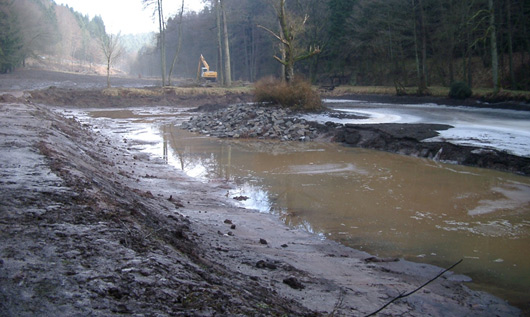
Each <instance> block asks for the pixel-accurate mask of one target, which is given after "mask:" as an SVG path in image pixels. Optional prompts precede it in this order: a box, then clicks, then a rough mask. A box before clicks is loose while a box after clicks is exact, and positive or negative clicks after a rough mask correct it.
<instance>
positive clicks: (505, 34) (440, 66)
mask: <svg viewBox="0 0 530 317" xmlns="http://www.w3.org/2000/svg"><path fill="white" fill-rule="evenodd" d="M276 2H278V0H276ZM284 2H285V7H286V16H287V17H289V18H296V17H298V18H296V19H298V20H296V19H294V20H293V21H298V26H301V25H302V23H303V32H299V34H297V35H296V41H297V45H298V47H299V48H301V49H303V50H305V51H306V52H309V51H310V50H311V48H315V47H319V48H320V50H321V53H320V54H318V55H316V56H312V57H311V58H308V59H305V60H301V61H300V62H298V63H296V66H295V69H294V71H295V72H296V73H297V74H300V75H303V76H305V77H308V78H311V79H312V80H313V81H314V82H320V83H326V82H328V83H329V82H331V83H333V84H345V83H348V84H357V85H396V87H398V86H399V87H404V86H418V87H420V86H422V85H423V86H424V87H423V88H422V89H426V87H428V86H430V85H445V86H449V85H450V84H451V83H453V82H455V81H464V82H467V83H468V84H469V85H470V86H482V87H492V86H493V81H492V71H493V69H492V66H493V65H495V61H493V60H492V59H493V58H495V57H494V56H495V55H494V54H492V50H494V51H495V52H497V53H498V54H497V59H498V73H499V74H498V76H499V83H500V84H501V86H503V87H505V88H511V89H530V79H529V77H530V75H528V74H529V73H530V72H528V70H530V45H529V41H530V40H529V39H530V36H529V34H528V32H529V31H530V19H529V18H528V17H529V16H530V2H528V1H522V0H491V2H492V6H493V10H491V9H490V7H489V0H474V1H459V0H443V1H439V0H321V1H313V0H307V1H295V0H285V1H284ZM270 3H271V0H233V1H227V2H226V4H225V10H226V16H227V17H228V20H227V24H228V32H229V34H228V38H229V42H230V55H231V66H232V67H231V69H232V75H231V76H232V79H234V80H249V81H254V80H256V79H258V78H261V77H265V76H268V75H275V76H277V77H281V76H282V75H281V74H282V70H281V67H282V66H281V65H280V64H279V63H277V61H275V60H274V59H273V56H277V57H280V56H281V54H282V49H284V48H282V47H281V46H280V45H278V37H277V36H271V32H273V33H274V34H276V35H280V33H281V32H282V30H281V23H280V22H279V20H278V14H277V11H275V10H274V7H273V6H271V5H270ZM215 14H216V12H215V10H213V9H212V8H211V7H210V6H208V5H206V6H205V8H204V9H203V10H202V11H200V12H187V13H186V14H185V15H184V17H183V32H182V35H181V37H182V50H181V52H180V58H179V63H178V64H177V65H176V66H175V67H176V71H175V73H176V74H177V76H184V77H194V64H195V63H196V60H197V59H198V56H200V54H203V55H204V56H205V58H206V59H207V60H208V61H210V64H211V65H212V67H213V68H214V69H215V68H216V67H218V66H219V65H221V63H220V61H218V60H217V56H218V54H217V50H218V44H217V43H218V41H217V25H216V16H215ZM492 21H493V24H492ZM175 23H176V19H174V18H169V19H168V24H167V34H166V41H167V45H168V47H175V46H176V43H178V37H179V35H178V33H177V32H176V31H173V30H177V27H176V25H175ZM492 25H493V26H495V28H492ZM258 26H263V27H264V28H266V29H267V30H269V31H270V32H269V31H266V30H264V29H263V28H259V27H258ZM491 32H494V33H495V35H496V36H495V44H496V49H495V48H494V46H493V45H494V43H493V42H492V41H491V35H492V34H491ZM155 50H156V49H155ZM153 53H154V51H153V50H149V49H147V48H146V49H144V50H142V52H141V53H140V54H139V57H138V59H137V61H136V64H135V65H134V67H135V69H136V71H137V72H139V73H147V74H148V75H156V73H157V72H156V67H153V66H152V65H148V64H150V63H151V59H150V58H149V57H148V56H146V54H147V55H149V54H153ZM168 58H169V57H168ZM280 59H281V57H280ZM426 91H427V90H426Z"/></svg>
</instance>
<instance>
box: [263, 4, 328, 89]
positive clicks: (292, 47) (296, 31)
mask: <svg viewBox="0 0 530 317" xmlns="http://www.w3.org/2000/svg"><path fill="white" fill-rule="evenodd" d="M272 7H273V8H274V10H275V12H276V17H277V18H278V22H279V25H280V31H279V33H275V32H274V31H272V30H270V29H268V28H266V27H264V26H261V25H259V27H260V28H262V29H264V30H266V31H267V32H269V33H270V34H272V35H273V36H274V37H275V38H276V39H277V40H278V41H280V53H281V57H278V56H274V58H275V59H276V60H277V61H278V62H279V63H280V64H282V65H283V66H284V67H285V70H284V72H283V73H284V74H283V77H284V79H285V81H286V82H287V83H290V82H291V81H292V80H293V79H294V65H295V63H296V62H298V61H301V60H304V59H307V58H310V57H312V56H314V55H316V54H318V53H320V48H319V47H318V46H317V47H310V48H309V50H305V49H300V46H299V45H298V43H297V36H298V35H300V34H302V33H303V31H304V26H305V24H306V22H307V20H308V18H309V17H308V16H307V15H305V16H304V17H303V18H301V19H300V18H298V19H297V18H295V17H292V16H289V15H288V13H287V11H286V10H285V0H273V2H272Z"/></svg>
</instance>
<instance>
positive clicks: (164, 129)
mask: <svg viewBox="0 0 530 317" xmlns="http://www.w3.org/2000/svg"><path fill="white" fill-rule="evenodd" d="M163 113H164V112H163V111H161V112H160V113H150V114H149V113H148V114H146V113H135V112H134V111H130V110H129V113H112V114H110V113H107V114H105V113H104V112H102V113H98V116H99V117H105V116H106V117H109V118H112V117H113V116H114V117H116V118H118V119H119V121H116V120H115V119H114V120H115V121H112V122H109V123H108V126H109V129H110V130H111V131H112V132H113V133H119V134H122V137H123V138H126V139H127V140H128V145H129V146H130V147H134V148H135V149H139V150H143V151H146V152H148V153H150V154H151V155H156V156H160V157H163V158H164V160H165V161H166V162H167V163H168V164H171V165H172V166H175V167H176V168H178V169H180V170H182V171H184V172H185V173H187V174H188V175H190V176H193V177H196V178H198V179H200V180H202V181H204V182H231V183H234V184H235V188H232V189H230V190H229V192H228V194H229V196H230V197H236V196H246V197H248V198H249V199H248V200H243V201H241V202H240V203H241V204H243V205H244V206H245V207H247V208H253V209H257V210H260V211H261V212H271V213H274V214H277V215H278V216H279V217H280V218H281V219H283V220H284V221H285V222H286V223H287V224H289V225H291V226H294V227H299V228H303V229H304V230H307V231H309V232H313V233H315V234H318V235H320V236H322V237H326V238H329V239H334V240H336V241H339V242H341V243H344V244H346V245H349V246H352V247H355V248H358V249H363V250H366V251H369V252H371V253H373V254H376V255H379V256H383V257H387V256H395V257H404V258H407V259H412V260H414V261H424V262H428V263H432V264H437V265H441V266H448V265H449V264H452V263H454V262H456V261H457V260H458V259H460V258H464V259H465V261H464V262H463V263H462V264H461V265H459V266H458V267H457V271H458V272H461V273H465V274H467V275H469V276H471V277H472V278H473V279H474V282H475V283H477V285H478V286H479V287H480V288H482V289H484V290H487V291H490V292H492V293H494V294H497V295H500V296H503V297H504V298H508V299H510V300H511V301H512V303H517V304H519V305H526V304H527V303H528V296H527V289H528V288H529V287H530V275H529V274H528V272H530V257H529V256H528V255H527V250H528V247H529V246H530V178H527V177H521V176H517V175H513V174H506V173H500V172H496V171H490V170H484V169H476V168H468V167H463V166H455V165H447V164H442V163H439V162H434V161H431V160H425V159H418V158H412V157H406V156H400V155H395V154H390V153H385V152H376V151H369V150H362V149H353V148H346V147H342V146H340V145H337V144H322V143H314V142H310V143H301V142H293V143H288V142H274V141H267V142H265V141H244V140H219V139H213V138H208V137H204V136H198V135H194V134H191V133H189V132H186V131H183V130H180V129H178V128H175V125H174V124H169V122H168V120H167V117H165V116H164V115H163ZM157 115H158V117H156V116H157ZM93 116H94V115H93ZM127 116H130V118H129V120H124V119H125V118H126V117H127ZM175 117H176V115H173V117H172V120H175ZM183 118H185V116H183ZM163 122H166V123H163ZM98 124H99V125H100V126H101V127H104V126H105V124H104V123H103V122H99V123H98Z"/></svg>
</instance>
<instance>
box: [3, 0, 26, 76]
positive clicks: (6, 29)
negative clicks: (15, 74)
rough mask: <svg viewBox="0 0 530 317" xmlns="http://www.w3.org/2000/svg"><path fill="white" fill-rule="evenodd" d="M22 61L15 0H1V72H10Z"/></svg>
mask: <svg viewBox="0 0 530 317" xmlns="http://www.w3.org/2000/svg"><path fill="white" fill-rule="evenodd" d="M21 61H22V38H21V36H20V30H19V28H18V21H17V16H16V14H14V12H13V2H12V1H10V0H0V73H8V72H11V71H13V69H14V68H15V67H16V66H18V65H19V64H20V62H21Z"/></svg>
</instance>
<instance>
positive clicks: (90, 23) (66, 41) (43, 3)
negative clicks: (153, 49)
mask: <svg viewBox="0 0 530 317" xmlns="http://www.w3.org/2000/svg"><path fill="white" fill-rule="evenodd" d="M107 35H108V34H107V33H106V30H105V23H104V21H103V19H102V18H101V17H100V16H95V17H93V18H90V17H89V16H87V15H83V14H81V13H79V12H76V11H75V10H74V8H69V7H68V6H63V5H57V4H55V2H53V1H52V0H0V73H6V72H11V71H13V70H14V69H15V68H16V67H25V66H32V67H43V68H48V69H57V70H67V71H74V72H83V73H96V74H103V73H104V72H105V67H106V65H105V56H104V53H103V49H102V43H101V42H102V39H103V38H105V37H106V36H107ZM152 37H153V35H152V34H142V35H122V36H121V44H122V46H123V47H124V49H125V51H126V54H124V55H123V57H122V59H121V60H119V62H120V64H119V66H120V68H123V69H126V68H127V64H128V63H130V62H131V61H133V60H135V56H136V52H137V51H138V50H139V49H140V48H141V47H142V46H143V45H145V43H148V42H149V41H150V40H151V38H152Z"/></svg>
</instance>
